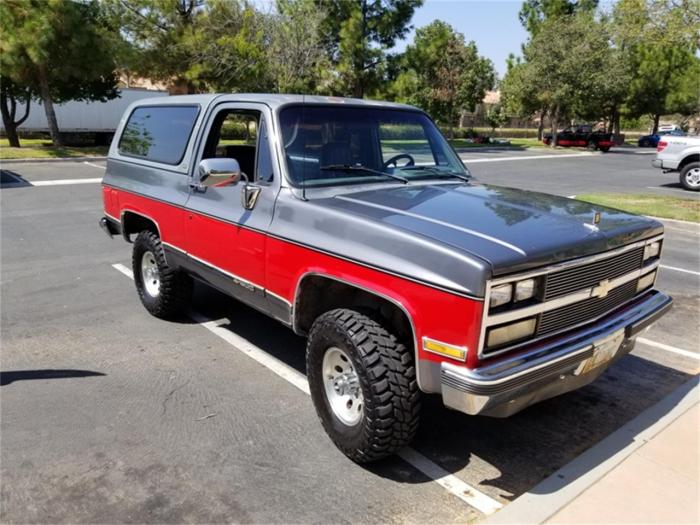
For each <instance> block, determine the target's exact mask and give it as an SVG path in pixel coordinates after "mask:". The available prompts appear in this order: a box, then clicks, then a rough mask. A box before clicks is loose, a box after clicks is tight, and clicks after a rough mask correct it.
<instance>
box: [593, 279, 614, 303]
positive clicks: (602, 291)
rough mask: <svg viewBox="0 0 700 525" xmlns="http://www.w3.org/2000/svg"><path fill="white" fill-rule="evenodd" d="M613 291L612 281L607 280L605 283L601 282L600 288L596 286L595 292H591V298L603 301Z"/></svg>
mask: <svg viewBox="0 0 700 525" xmlns="http://www.w3.org/2000/svg"><path fill="white" fill-rule="evenodd" d="M610 290H612V284H611V283H610V279H605V280H604V281H600V283H598V286H594V287H593V290H592V291H591V297H598V298H600V299H602V298H603V297H605V296H606V295H608V292H610Z"/></svg>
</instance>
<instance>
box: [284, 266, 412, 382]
mask: <svg viewBox="0 0 700 525" xmlns="http://www.w3.org/2000/svg"><path fill="white" fill-rule="evenodd" d="M309 275H318V276H319V277H325V278H327V279H331V280H333V281H338V282H340V283H344V284H347V285H349V286H354V287H355V288H359V289H360V290H364V291H365V292H367V293H370V294H372V295H376V296H377V297H381V298H382V299H386V300H387V301H389V302H390V303H392V304H393V305H395V306H396V307H398V308H399V309H400V310H401V311H402V312H403V313H404V314H405V315H406V319H408V324H409V325H410V326H411V334H412V336H413V346H414V354H415V360H416V362H415V365H416V382H417V383H418V388H419V389H420V390H423V387H422V386H421V380H420V359H419V358H418V352H419V343H420V341H418V337H417V335H416V327H415V325H414V324H413V318H412V317H411V314H409V313H408V310H407V309H406V307H404V305H403V304H401V303H400V302H399V301H397V300H396V299H394V298H393V297H389V296H388V295H385V294H383V293H381V292H377V291H376V290H372V289H370V288H367V287H365V286H362V285H361V284H357V283H353V282H352V281H346V280H345V279H342V278H340V277H335V276H333V275H329V274H326V273H321V272H313V271H312V272H306V273H304V274H302V275H301V276H300V277H299V280H298V281H297V284H296V288H295V289H294V304H293V305H292V329H293V330H294V332H295V333H297V334H301V332H300V331H299V329H298V327H297V316H296V307H297V301H298V299H299V287H300V286H301V283H302V282H303V281H304V279H305V278H306V277H307V276H309Z"/></svg>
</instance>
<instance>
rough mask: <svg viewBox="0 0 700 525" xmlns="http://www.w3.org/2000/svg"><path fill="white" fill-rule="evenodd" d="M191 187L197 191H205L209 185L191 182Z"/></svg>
mask: <svg viewBox="0 0 700 525" xmlns="http://www.w3.org/2000/svg"><path fill="white" fill-rule="evenodd" d="M190 188H192V191H194V192H195V193H204V192H206V191H207V187H206V186H205V185H204V184H202V183H201V182H190Z"/></svg>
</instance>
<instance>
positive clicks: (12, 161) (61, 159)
mask: <svg viewBox="0 0 700 525" xmlns="http://www.w3.org/2000/svg"><path fill="white" fill-rule="evenodd" d="M95 160H107V157H56V158H50V159H45V158H40V159H2V160H0V166H1V165H3V164H23V163H27V162H86V161H95Z"/></svg>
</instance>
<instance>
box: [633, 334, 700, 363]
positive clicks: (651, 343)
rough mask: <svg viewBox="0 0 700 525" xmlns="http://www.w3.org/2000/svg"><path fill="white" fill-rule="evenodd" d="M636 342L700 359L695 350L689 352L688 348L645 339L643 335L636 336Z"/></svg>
mask: <svg viewBox="0 0 700 525" xmlns="http://www.w3.org/2000/svg"><path fill="white" fill-rule="evenodd" d="M637 342H638V343H642V344H645V345H647V346H653V347H654V348H659V349H660V350H666V351H667V352H673V353H674V354H678V355H682V356H685V357H689V358H691V359H698V360H700V354H698V353H697V352H691V351H689V350H683V349H682V348H676V347H675V346H671V345H666V344H664V343H657V342H656V341H652V340H651V339H645V338H644V337H637Z"/></svg>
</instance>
